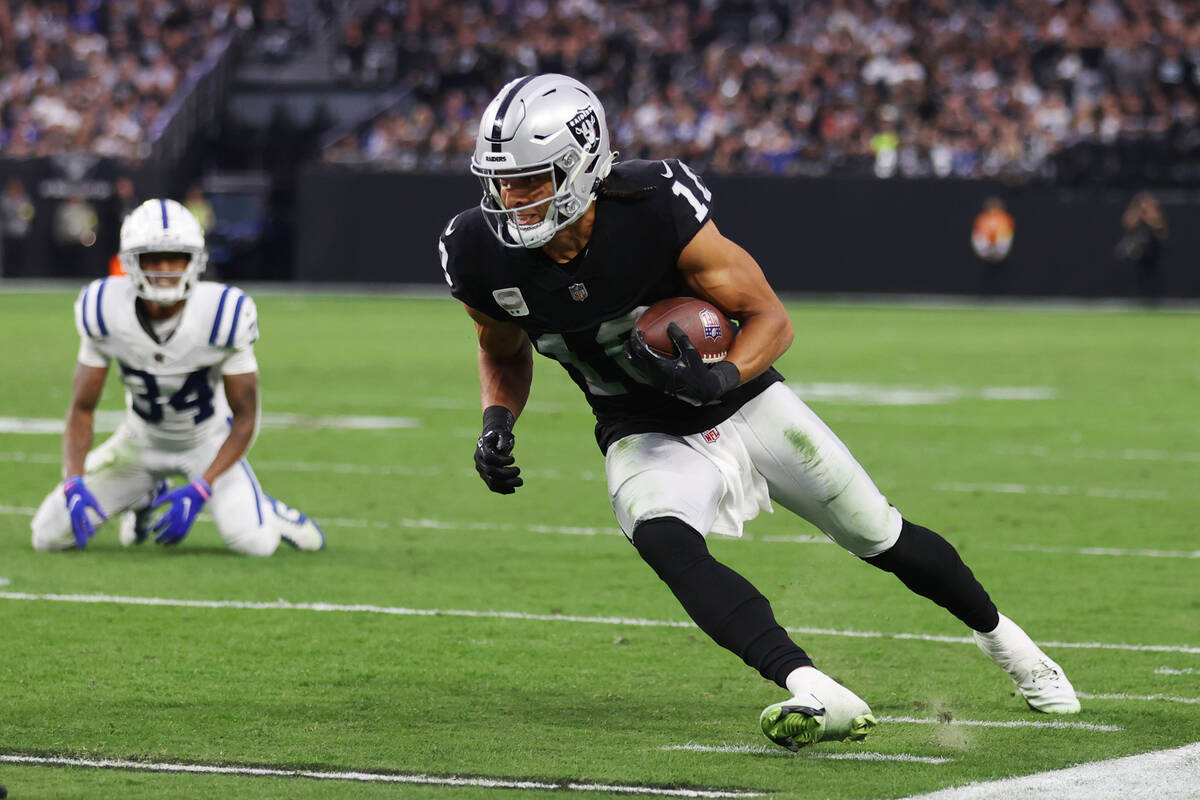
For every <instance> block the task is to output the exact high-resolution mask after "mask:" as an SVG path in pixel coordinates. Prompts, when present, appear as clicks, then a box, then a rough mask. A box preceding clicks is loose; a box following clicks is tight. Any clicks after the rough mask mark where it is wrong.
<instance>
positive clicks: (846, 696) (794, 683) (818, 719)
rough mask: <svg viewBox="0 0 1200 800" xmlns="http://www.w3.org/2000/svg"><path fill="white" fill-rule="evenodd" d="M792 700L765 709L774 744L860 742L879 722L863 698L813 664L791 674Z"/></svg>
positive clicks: (798, 745)
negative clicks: (794, 693) (793, 692)
mask: <svg viewBox="0 0 1200 800" xmlns="http://www.w3.org/2000/svg"><path fill="white" fill-rule="evenodd" d="M787 683H788V686H789V687H790V688H791V689H792V690H793V691H795V692H797V694H796V695H794V696H793V697H792V698H791V699H790V700H784V701H783V702H782V703H775V704H773V705H769V706H767V707H766V708H764V709H763V712H762V714H761V715H760V716H759V718H758V722H759V724H760V725H761V726H762V729H763V733H765V734H766V735H767V738H768V739H770V740H771V741H772V742H774V743H775V744H777V745H779V746H780V747H786V748H787V749H788V750H799V749H800V748H801V747H805V746H806V745H810V744H813V743H814V742H842V741H845V740H847V739H850V740H851V741H855V742H860V741H862V740H863V739H865V738H866V737H867V734H868V733H870V732H871V730H872V729H873V728H874V727H875V726H876V725H877V724H878V723H877V722H876V721H875V717H874V715H873V714H871V709H870V708H869V707H868V706H867V704H866V703H864V702H863V700H862V698H861V697H859V696H858V695H856V694H855V693H854V692H852V691H850V690H849V689H847V688H846V687H845V686H842V685H841V684H840V683H838V682H837V681H835V680H834V679H833V678H830V677H829V676H828V675H826V674H825V673H823V672H821V671H820V670H818V669H815V668H813V667H801V668H799V669H797V670H796V671H794V672H793V673H792V674H791V675H790V676H789V677H788V682H787Z"/></svg>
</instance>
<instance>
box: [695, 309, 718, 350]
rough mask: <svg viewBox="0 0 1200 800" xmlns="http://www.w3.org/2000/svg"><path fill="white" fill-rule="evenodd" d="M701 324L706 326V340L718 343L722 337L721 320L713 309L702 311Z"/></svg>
mask: <svg viewBox="0 0 1200 800" xmlns="http://www.w3.org/2000/svg"><path fill="white" fill-rule="evenodd" d="M700 324H701V325H703V326H704V338H705V339H711V340H712V341H714V342H715V341H716V340H717V339H718V338H720V336H721V318H720V317H718V316H717V315H716V314H714V313H713V311H712V309H709V308H702V309H700Z"/></svg>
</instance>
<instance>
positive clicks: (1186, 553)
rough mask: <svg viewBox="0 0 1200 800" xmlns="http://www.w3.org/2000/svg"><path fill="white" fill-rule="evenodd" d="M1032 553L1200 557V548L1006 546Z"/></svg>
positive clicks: (1010, 548)
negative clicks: (1148, 548)
mask: <svg viewBox="0 0 1200 800" xmlns="http://www.w3.org/2000/svg"><path fill="white" fill-rule="evenodd" d="M1004 549H1005V550H1015V551H1018V552H1030V553H1074V554H1076V555H1083V556H1143V557H1145V558H1200V550H1130V549H1126V548H1123V547H1047V546H1045V545H1037V544H1014V545H1009V546H1008V547H1006V548H1004Z"/></svg>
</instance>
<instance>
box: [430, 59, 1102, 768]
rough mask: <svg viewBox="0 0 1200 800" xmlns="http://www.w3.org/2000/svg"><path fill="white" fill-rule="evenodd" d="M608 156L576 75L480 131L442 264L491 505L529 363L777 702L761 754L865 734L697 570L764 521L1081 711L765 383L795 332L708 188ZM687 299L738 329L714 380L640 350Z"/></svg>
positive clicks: (846, 708)
mask: <svg viewBox="0 0 1200 800" xmlns="http://www.w3.org/2000/svg"><path fill="white" fill-rule="evenodd" d="M616 155H617V154H616V153H615V152H612V151H611V150H610V149H609V134H608V128H607V126H606V124H605V117H604V109H603V108H602V107H601V104H600V102H599V100H598V99H597V98H596V96H595V95H594V94H593V93H592V92H591V91H590V90H589V89H588V88H587V87H586V86H584V85H583V84H582V83H580V82H578V81H576V80H574V79H572V78H570V77H567V76H564V75H553V74H549V75H531V76H527V77H523V78H519V79H517V80H514V81H512V82H511V83H509V84H508V85H507V86H505V87H504V88H503V89H502V90H501V91H500V93H499V94H498V95H497V96H496V97H495V99H493V100H492V102H491V104H490V105H489V106H488V107H487V109H486V110H485V111H484V114H483V118H482V120H481V122H480V126H479V133H478V139H477V144H476V149H475V152H474V155H473V156H472V158H471V172H472V173H474V174H475V175H476V176H477V177H478V178H479V179H480V181H481V182H482V184H483V199H482V201H481V203H480V204H479V205H478V206H477V207H474V208H471V209H469V210H466V211H463V212H462V213H460V214H458V215H457V216H455V217H454V218H453V219H452V220H451V221H450V223H449V224H448V225H447V226H446V228H445V230H444V231H443V233H442V235H441V238H440V241H439V250H440V255H441V263H442V268H443V271H444V272H445V277H446V281H447V283H449V285H450V291H451V293H452V294H453V295H454V296H455V297H456V298H457V299H459V300H460V301H462V302H463V303H464V305H465V306H466V311H467V314H468V315H469V316H470V317H471V319H472V320H473V321H474V323H475V328H476V331H477V334H478V339H479V381H480V388H481V392H480V394H481V403H482V407H483V431H482V434H481V435H480V437H479V440H478V442H477V443H476V449H475V466H476V468H477V470H478V472H479V475H480V477H482V478H483V481H484V482H485V483H486V484H487V486H488V488H489V489H491V490H492V491H493V492H499V493H501V494H509V493H512V492H514V491H515V490H516V489H517V488H518V487H520V486H521V485H522V478H521V477H520V470H519V469H518V467H517V466H516V465H515V463H514V457H513V446H514V442H515V440H514V434H513V428H514V424H515V422H516V420H517V417H518V416H520V414H521V411H522V409H523V408H524V406H525V402H526V400H527V398H528V396H529V389H530V384H531V381H532V376H533V364H532V352H533V350H537V351H538V352H539V353H541V354H542V355H544V356H548V357H550V358H552V359H554V360H556V361H558V362H559V363H560V364H561V365H562V366H563V367H564V368H565V369H566V371H567V372H568V374H569V375H570V376H571V378H572V379H573V380H574V381H575V383H576V384H578V385H579V388H580V389H581V390H583V393H584V396H585V397H586V398H587V400H588V402H589V403H590V404H591V407H592V411H593V412H594V414H595V417H596V439H597V442H598V443H599V445H600V449H601V451H602V452H603V453H604V454H605V469H606V474H607V479H608V492H609V498H610V501H611V503H612V507H613V511H614V512H615V513H616V517H617V520H618V521H619V523H620V525H621V528H622V529H623V530H624V532H625V534H626V536H628V538H629V540H630V542H632V544H633V546H634V547H635V548H636V549H637V551H638V553H639V554H640V555H641V557H642V558H643V559H644V560H645V561H646V562H647V563H648V564H649V565H650V567H651V568H653V570H654V571H655V572H656V573H657V574H658V576H659V578H661V579H662V580H663V581H664V582H665V583H666V584H667V586H668V587H670V589H671V591H672V592H673V593H674V594H675V596H676V598H678V600H679V602H680V603H681V604H682V605H683V607H684V609H685V610H686V611H687V613H688V614H689V616H691V618H692V619H693V620H694V621H695V622H696V624H697V625H698V626H699V627H700V628H701V629H702V630H703V631H704V632H705V633H707V634H708V635H709V636H710V637H712V638H713V639H714V640H715V641H716V642H717V643H718V644H720V645H722V646H723V647H726V648H728V649H729V650H731V651H733V652H734V653H735V654H737V655H738V656H740V657H741V658H742V659H743V660H744V661H745V662H746V663H747V664H748V665H750V666H751V667H754V668H755V669H757V670H758V671H759V672H760V673H761V674H762V675H763V677H765V678H767V679H768V680H772V681H775V682H776V683H777V684H778V685H779V686H780V687H782V688H783V689H785V690H786V691H787V692H788V693H789V695H790V697H789V698H788V699H786V700H783V701H782V702H779V703H775V704H773V705H771V706H768V707H767V708H766V709H765V710H764V711H763V712H762V714H761V715H760V724H761V727H762V729H763V732H764V733H765V734H766V735H767V737H768V738H770V739H771V740H772V741H774V742H776V743H777V744H780V745H783V746H784V747H788V748H791V749H795V748H797V747H800V746H803V745H806V744H810V743H812V742H816V741H826V740H844V739H861V738H863V737H864V736H865V735H866V734H867V733H868V732H869V731H870V730H871V728H872V727H873V726H874V725H875V724H876V721H875V718H874V716H873V715H872V714H871V711H870V708H869V707H868V706H867V704H866V703H865V702H863V700H861V699H860V698H859V697H858V696H857V695H855V694H854V693H853V692H851V691H850V690H849V689H847V688H846V687H844V686H842V685H841V684H839V683H837V682H836V681H834V680H833V679H832V678H830V677H828V676H827V675H825V674H824V673H822V672H821V671H819V670H818V669H816V668H815V667H814V666H813V662H812V659H811V658H810V657H809V656H808V654H807V653H805V651H804V650H802V649H801V648H800V647H799V646H797V645H796V644H795V643H794V642H793V641H792V640H791V638H789V636H788V635H787V633H786V632H785V631H784V629H783V628H782V627H781V626H780V625H779V624H778V623H777V622H776V620H775V617H774V615H773V613H772V611H771V606H770V604H769V603H768V601H767V599H766V598H765V597H764V596H763V595H762V594H761V593H760V592H759V591H758V590H757V589H756V588H755V587H754V586H752V585H751V584H750V583H749V582H748V581H746V580H745V579H744V578H743V577H742V576H740V575H739V574H738V573H736V572H734V571H733V570H732V569H730V568H729V567H727V566H725V565H724V564H721V563H720V562H718V561H717V560H715V559H714V558H713V557H712V556H711V555H710V554H709V552H708V548H707V545H706V542H705V537H706V536H707V535H708V534H710V533H716V534H724V535H731V536H739V535H741V533H742V525H743V523H744V522H745V521H747V520H749V519H752V518H753V517H754V516H756V514H757V513H758V512H759V511H760V510H762V509H768V510H769V509H770V503H771V501H774V502H775V503H778V504H779V505H781V506H784V507H785V508H787V509H789V510H791V511H793V512H794V513H796V514H798V515H800V516H801V517H803V518H804V519H806V520H808V521H809V522H811V523H813V524H814V525H815V526H817V527H818V528H819V529H820V530H821V531H823V532H824V533H825V535H826V536H828V537H829V538H830V539H832V540H833V541H834V542H836V543H838V544H839V545H841V546H842V547H844V548H845V549H847V550H849V551H850V552H851V553H853V554H854V555H856V556H858V557H859V558H861V559H862V560H864V561H865V562H866V563H868V564H871V565H872V566H874V567H877V568H878V569H881V570H884V571H886V572H891V573H893V574H894V575H896V576H897V577H898V578H899V579H900V580H901V581H903V582H904V584H905V585H906V586H907V587H908V588H909V589H911V590H912V591H914V592H916V593H917V594H920V595H922V596H924V597H927V598H929V599H930V600H932V601H933V602H935V603H937V604H938V605H941V606H943V607H945V608H946V609H947V610H949V611H950V613H952V614H954V615H955V616H956V617H957V618H958V619H960V620H961V621H962V622H963V623H965V624H966V625H967V626H968V627H970V628H971V629H972V630H973V631H974V635H975V639H976V641H977V642H978V644H979V646H980V648H981V649H982V650H983V651H984V652H985V653H986V654H987V655H988V656H989V657H991V659H992V660H993V661H995V662H996V663H997V664H998V665H999V666H1000V667H1001V668H1002V669H1004V670H1005V671H1006V672H1007V673H1008V674H1009V675H1010V676H1011V677H1012V679H1013V680H1014V681H1015V682H1016V684H1017V685H1018V687H1019V688H1020V691H1021V693H1022V695H1023V696H1024V698H1025V700H1026V702H1027V703H1028V704H1029V706H1030V707H1032V708H1033V709H1035V710H1038V711H1044V712H1052V713H1073V712H1076V711H1078V710H1079V701H1078V700H1077V699H1076V696H1075V692H1074V690H1073V689H1072V687H1071V684H1070V683H1069V682H1068V680H1067V678H1066V676H1065V675H1064V674H1063V670H1062V668H1061V667H1059V666H1058V664H1056V663H1055V662H1054V661H1052V660H1051V659H1050V658H1049V657H1048V656H1047V655H1046V654H1045V653H1043V652H1042V650H1041V649H1040V648H1039V647H1038V646H1037V645H1036V644H1035V643H1034V642H1033V641H1032V640H1031V639H1030V638H1029V636H1027V635H1026V634H1025V632H1024V631H1022V630H1021V628H1020V627H1018V626H1017V625H1016V623H1014V622H1012V621H1011V620H1010V619H1008V618H1007V617H1005V616H1003V615H1001V614H999V613H998V612H997V610H996V607H995V606H994V605H993V604H992V601H991V599H990V598H989V596H988V594H987V592H986V591H984V589H983V587H982V586H981V585H980V584H979V582H978V581H977V580H976V579H975V577H974V575H973V574H972V573H971V570H970V569H969V568H968V567H967V566H966V565H965V564H964V563H963V561H962V559H961V558H959V555H958V553H957V552H956V551H955V549H954V548H953V546H951V545H950V544H949V543H948V542H947V541H946V540H945V539H943V538H942V537H941V536H939V535H938V534H936V533H934V532H933V531H931V530H929V529H927V528H924V527H922V526H920V525H918V524H916V523H914V522H912V521H911V520H908V519H905V518H904V517H903V516H902V515H901V514H900V512H899V511H898V510H897V509H896V508H894V507H893V506H891V505H890V504H889V503H888V502H887V500H886V499H885V498H884V497H883V495H882V494H880V492H879V490H878V489H876V487H875V485H874V483H872V481H871V479H870V478H869V477H868V476H867V473H866V472H865V471H864V470H863V468H862V467H861V466H860V465H859V464H858V462H857V461H855V459H854V457H853V456H852V455H851V454H850V452H849V451H848V450H847V449H846V447H845V446H844V445H843V444H842V442H841V441H840V440H838V438H837V437H836V436H835V435H834V434H833V432H832V431H830V430H829V428H827V427H826V426H825V425H824V424H823V423H822V422H821V420H820V419H818V418H817V416H816V414H814V413H813V412H812V411H811V410H810V409H809V408H808V407H807V406H806V405H805V404H804V403H803V402H802V401H801V400H800V398H798V397H797V396H796V395H795V394H794V393H793V392H792V391H791V390H790V389H788V387H787V386H786V385H785V384H784V383H783V382H782V380H783V378H782V376H781V375H780V374H779V373H778V372H777V371H776V370H775V369H774V368H773V367H772V363H773V362H774V361H775V360H776V359H777V358H779V356H780V355H782V354H783V352H784V351H785V350H786V349H787V347H788V346H789V344H790V343H791V341H792V335H793V332H792V324H791V321H790V319H789V317H788V314H787V312H786V311H785V309H784V307H783V305H782V303H781V302H780V301H779V299H778V297H776V295H775V293H774V291H773V290H772V289H771V287H770V286H769V285H768V284H767V281H766V279H765V278H764V276H763V273H762V270H761V269H760V268H759V266H758V264H757V263H756V262H755V261H754V259H753V258H752V257H751V256H750V255H749V254H748V253H747V252H746V251H745V250H743V249H742V248H741V247H739V246H738V245H737V244H735V243H734V242H732V241H730V240H729V239H726V238H725V237H724V236H722V235H721V232H720V231H719V230H718V229H717V226H716V224H715V223H714V222H713V202H714V197H713V194H712V192H711V191H710V190H709V188H708V187H707V186H705V184H704V182H703V181H702V180H701V179H700V177H699V176H698V175H696V174H695V173H694V172H693V171H692V170H691V169H689V168H688V166H687V165H686V164H685V163H683V162H681V161H678V160H675V159H666V160H663V161H629V162H622V163H616V161H615V159H616ZM681 295H688V296H698V297H701V298H704V299H705V300H708V301H709V302H711V303H713V304H715V305H716V306H717V307H718V308H720V309H721V310H722V311H724V312H725V314H726V315H727V316H729V317H731V318H732V319H734V320H736V321H737V322H738V323H739V327H738V334H737V338H736V339H735V340H734V342H733V346H732V348H731V349H730V351H729V354H728V356H727V357H726V359H725V360H723V361H720V362H718V363H716V364H714V365H711V366H709V365H705V364H704V363H703V362H702V359H701V357H700V354H699V353H698V352H697V350H696V348H695V347H694V346H693V344H692V342H690V341H689V340H688V339H687V337H686V336H685V335H684V334H683V333H682V331H681V330H679V329H678V326H675V327H674V328H670V329H669V330H670V331H671V334H672V339H673V340H674V341H675V344H676V345H677V347H678V350H679V353H678V356H677V357H671V358H668V357H665V356H663V355H661V354H659V353H657V352H655V351H653V350H651V349H649V348H648V347H647V346H646V344H645V342H644V341H643V340H642V338H641V335H640V334H639V333H637V332H636V331H633V332H632V334H631V331H632V330H633V326H634V321H635V320H636V319H637V317H638V315H639V314H640V313H641V312H642V311H643V310H644V309H645V308H646V307H647V306H649V305H651V304H653V303H654V302H656V301H658V300H661V299H663V298H667V297H674V296H681Z"/></svg>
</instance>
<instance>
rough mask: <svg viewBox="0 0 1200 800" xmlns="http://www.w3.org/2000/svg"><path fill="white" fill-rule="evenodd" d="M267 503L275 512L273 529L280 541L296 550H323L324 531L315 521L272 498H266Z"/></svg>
mask: <svg viewBox="0 0 1200 800" xmlns="http://www.w3.org/2000/svg"><path fill="white" fill-rule="evenodd" d="M264 497H266V495H264ZM267 501H268V502H270V504H271V509H272V510H273V511H274V512H275V527H276V528H277V529H278V530H279V538H280V539H282V540H283V541H285V542H287V543H288V544H290V545H291V546H292V547H294V548H296V549H297V550H324V549H325V531H323V530H321V526H320V525H318V524H317V523H316V520H314V519H313V518H312V517H310V516H308V514H305V513H303V512H301V511H298V510H297V509H294V508H292V507H291V506H289V505H288V504H287V503H284V502H283V501H281V500H276V499H275V498H274V497H267Z"/></svg>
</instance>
